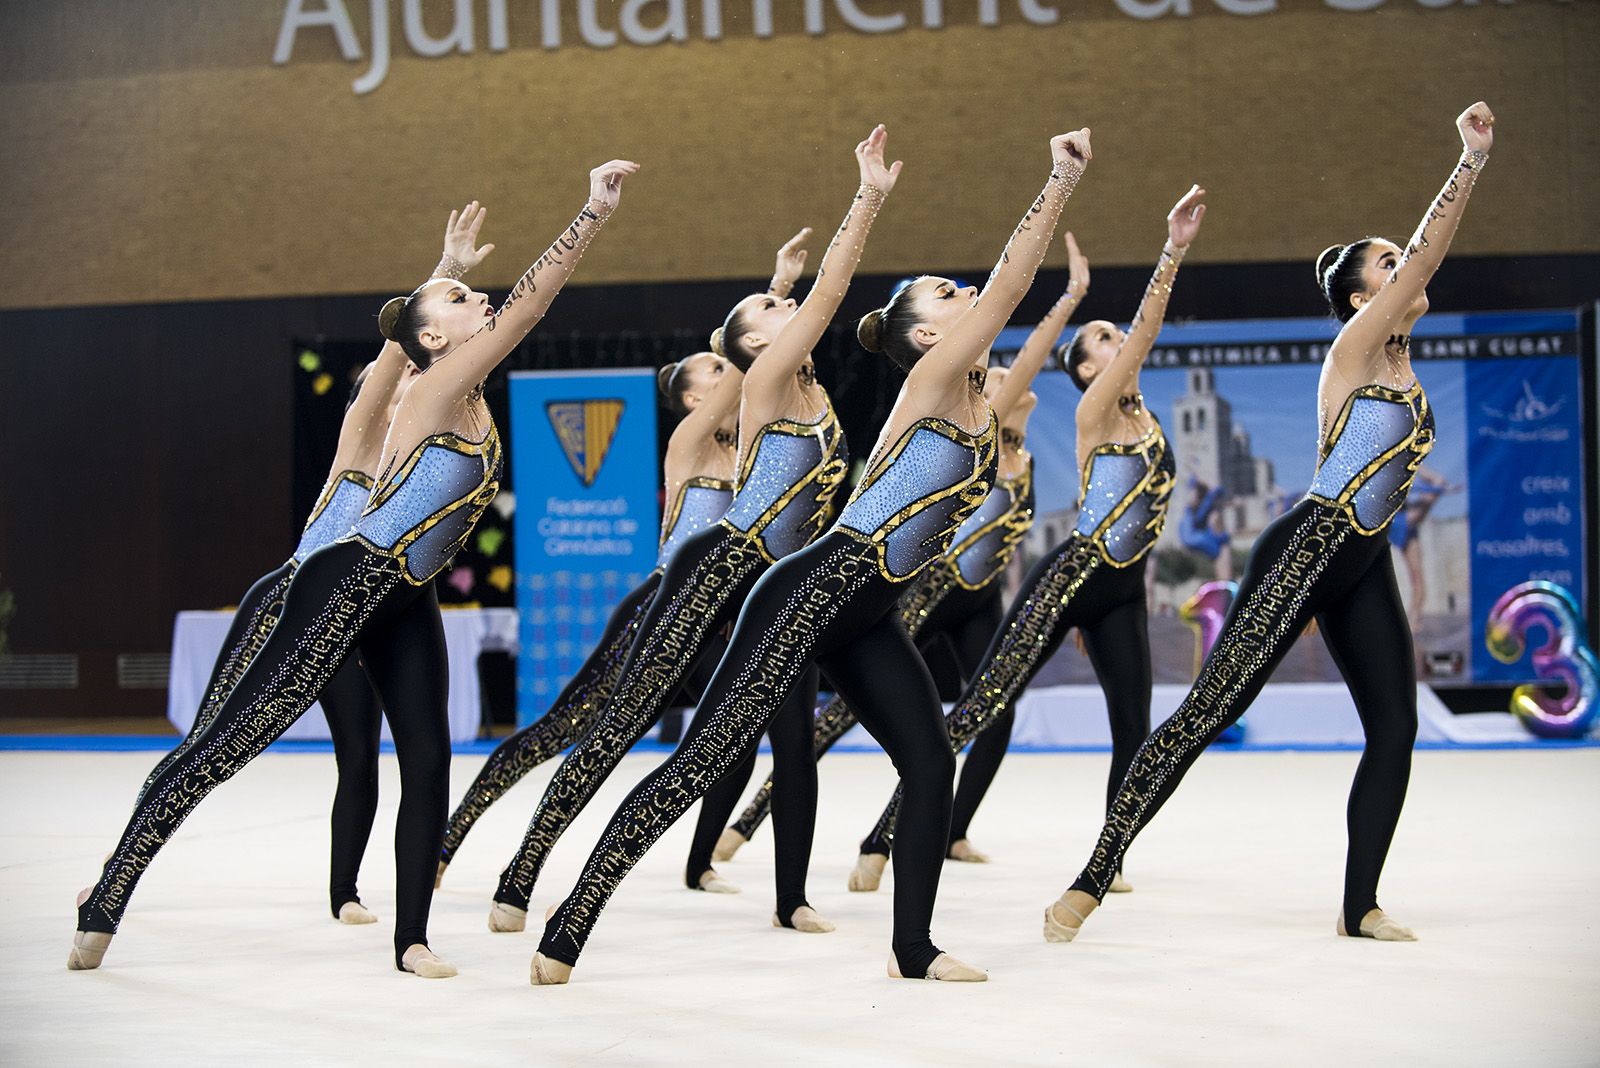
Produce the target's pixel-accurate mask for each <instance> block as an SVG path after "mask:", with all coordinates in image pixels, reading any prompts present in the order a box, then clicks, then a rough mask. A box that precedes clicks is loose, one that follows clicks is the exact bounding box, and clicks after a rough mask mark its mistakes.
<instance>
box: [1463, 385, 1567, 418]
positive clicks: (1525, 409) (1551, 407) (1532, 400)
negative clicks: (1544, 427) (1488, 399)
mask: <svg viewBox="0 0 1600 1068" xmlns="http://www.w3.org/2000/svg"><path fill="white" fill-rule="evenodd" d="M1566 403H1567V402H1566V401H1565V400H1558V401H1556V402H1555V403H1554V404H1551V403H1550V402H1549V401H1546V400H1544V399H1543V398H1541V397H1540V396H1539V395H1538V394H1537V393H1535V392H1534V391H1533V384H1532V383H1531V382H1529V381H1528V380H1527V379H1526V378H1524V379H1523V380H1522V396H1520V397H1518V398H1517V402H1516V403H1515V404H1513V405H1512V406H1511V410H1510V411H1505V412H1502V411H1500V410H1498V409H1496V408H1491V407H1489V406H1488V405H1487V404H1485V405H1483V406H1482V407H1483V411H1484V414H1486V415H1492V416H1494V417H1495V418H1496V419H1504V420H1505V421H1506V422H1508V423H1542V422H1544V421H1545V420H1546V419H1549V418H1552V417H1553V416H1554V415H1555V414H1556V413H1557V412H1559V411H1561V409H1562V408H1563V407H1564V406H1565V405H1566Z"/></svg>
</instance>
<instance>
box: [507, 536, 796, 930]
mask: <svg viewBox="0 0 1600 1068" xmlns="http://www.w3.org/2000/svg"><path fill="white" fill-rule="evenodd" d="M767 568H768V564H767V560H766V558H765V557H764V556H763V555H762V554H761V552H760V550H759V549H758V548H757V545H756V543H755V542H754V541H753V540H751V539H749V538H747V537H745V536H744V535H742V534H738V533H735V532H733V531H730V530H729V529H728V528H726V527H724V526H721V525H718V526H714V527H711V528H710V529H709V530H704V531H701V532H700V533H699V534H696V535H695V536H694V537H692V538H690V539H689V540H688V541H686V542H684V543H683V545H682V546H681V547H680V548H679V549H678V551H677V552H676V553H674V554H673V557H672V559H671V561H670V562H668V564H667V568H666V571H665V573H664V574H663V575H662V576H661V588H660V589H659V590H657V591H656V595H655V597H654V598H653V599H652V600H651V602H650V607H649V609H648V610H647V611H646V613H645V617H644V620H643V621H642V622H641V623H640V624H639V633H638V636H637V637H636V638H635V639H634V643H633V648H632V649H631V650H629V652H628V658H627V660H626V662H625V663H624V664H623V666H622V673H621V675H620V677H619V681H618V683H617V687H616V689H615V690H614V691H613V692H612V694H611V700H610V701H608V702H607V703H606V707H605V710H604V711H603V712H601V714H600V716H599V717H598V719H597V720H596V721H595V724H594V726H592V727H591V728H590V729H589V731H588V733H587V734H585V735H584V736H583V737H582V738H580V739H579V740H578V744H577V745H576V746H574V747H573V750H572V752H570V753H568V754H567V756H566V758H565V759H564V760H562V761H561V764H560V766H559V767H557V768H556V773H555V775H554V776H553V777H552V778H551V780H550V783H549V785H548V786H546V787H545V791H544V796H543V797H542V798H541V799H540V801H539V807H538V808H537V809H536V810H535V811H534V813H533V818H532V820H530V821H529V823H528V831H527V834H526V835H524V836H523V839H522V843H521V845H520V846H519V847H518V848H517V853H516V856H514V857H513V858H512V859H511V862H510V863H509V864H507V865H506V867H505V870H504V871H502V872H501V875H500V885H499V886H498V887H497V888H496V890H495V893H494V899H495V900H496V901H498V902H501V903H502V904H505V905H510V906H512V907H514V908H519V909H526V908H527V907H528V900H529V898H530V897H531V896H532V894H533V888H534V885H535V884H536V883H537V882H538V880H539V872H540V871H541V870H543V868H544V863H545V861H546V860H547V859H548V858H549V856H550V850H551V849H553V848H554V847H555V844H556V842H557V841H559V840H560V838H561V835H562V834H563V833H565V832H566V829H567V828H568V827H570V826H571V825H572V821H573V820H575V819H577V817H578V814H579V813H580V812H582V811H583V809H584V806H586V805H587V804H588V803H589V800H590V799H591V798H593V797H594V795H595V792H596V791H597V790H599V789H600V786H601V784H602V783H604V782H605V780H606V777H607V776H609V775H610V774H611V772H612V771H614V770H615V769H616V766H617V765H618V764H619V763H621V762H622V758H623V757H625V756H626V755H627V754H628V750H629V749H630V748H632V746H633V744H634V743H635V742H637V741H638V740H639V739H640V738H642V737H644V735H645V732H646V731H648V730H649V729H650V728H651V726H653V725H654V724H655V722H656V721H657V720H658V719H660V718H661V714H662V713H663V712H665V711H666V708H667V704H668V702H669V701H670V700H671V698H672V695H673V694H675V693H676V692H678V689H679V687H680V686H681V685H682V684H683V680H684V677H685V675H686V674H687V673H688V672H689V670H690V669H691V668H692V667H693V666H694V664H695V662H696V661H697V660H698V659H699V658H700V657H701V656H702V655H703V654H704V652H705V650H706V648H707V646H708V643H710V642H711V640H712V638H713V636H714V635H715V634H716V633H717V632H718V631H720V630H721V629H722V627H723V626H724V625H725V624H727V623H730V622H732V621H733V617H734V615H735V614H736V613H737V612H738V611H739V607H740V605H742V604H743V603H744V599H745V595H746V594H747V593H748V592H749V590H750V587H751V586H753V585H754V584H755V581H756V579H758V578H760V577H761V576H762V574H764V573H765V572H766V571H767ZM811 803H812V804H815V801H814V800H813V801H812V802H811Z"/></svg>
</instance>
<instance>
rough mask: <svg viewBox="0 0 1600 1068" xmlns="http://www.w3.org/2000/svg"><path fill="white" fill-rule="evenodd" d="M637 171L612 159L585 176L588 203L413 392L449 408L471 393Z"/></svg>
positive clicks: (539, 312)
mask: <svg viewBox="0 0 1600 1068" xmlns="http://www.w3.org/2000/svg"><path fill="white" fill-rule="evenodd" d="M638 170H639V165H638V164H637V163H630V162H628V161H627V160H619V159H614V160H612V161H611V162H610V163H605V164H602V165H600V166H599V167H596V168H595V169H594V170H592V171H590V172H589V199H588V202H587V203H585V204H584V206H583V210H582V211H580V212H578V216H577V218H575V219H573V220H572V222H571V223H570V224H569V225H568V226H567V227H566V229H564V230H563V231H562V232H561V234H560V235H559V236H557V238H556V239H555V240H554V241H552V242H551V243H550V247H549V248H548V249H546V250H545V253H544V255H542V256H540V257H539V258H538V260H536V261H535V262H534V264H533V266H532V267H529V268H528V270H527V271H526V272H525V273H524V274H523V276H522V277H521V278H520V279H518V280H517V284H516V285H514V286H512V287H511V295H510V296H508V297H506V300H505V303H504V304H502V305H500V310H499V311H497V312H495V313H494V315H492V316H490V317H489V319H488V320H487V321H486V322H485V323H484V324H483V326H482V327H480V328H479V329H478V330H476V331H475V332H474V333H473V334H472V336H471V337H469V338H467V339H466V340H465V341H463V342H462V343H461V344H460V345H458V346H456V348H455V349H454V350H452V351H451V352H450V354H449V357H448V359H447V360H446V362H445V363H444V364H443V365H441V366H446V367H449V368H450V370H449V371H448V372H447V373H446V374H445V375H442V376H439V377H437V378H431V377H430V376H428V375H426V374H425V375H423V377H422V378H420V379H418V380H417V383H416V385H414V386H413V387H412V389H413V391H421V390H424V389H426V390H427V391H428V393H429V395H431V396H433V397H435V398H437V399H440V400H444V401H447V402H449V403H452V404H453V403H455V402H456V401H459V400H461V399H462V398H463V397H465V396H466V395H467V394H468V393H470V392H471V391H472V390H473V389H475V388H477V386H478V384H479V383H480V382H482V381H483V380H484V379H485V378H487V377H488V375H489V372H490V371H493V370H494V369H495V367H496V366H498V365H499V363H500V361H501V360H503V359H505V358H506V356H507V355H509V354H510V352H511V350H512V349H514V348H516V347H517V343H518V342H520V341H521V340H522V339H523V338H525V337H527V336H528V331H530V330H532V329H533V328H534V326H535V324H537V323H538V322H539V320H540V319H542V318H544V313H545V312H546V311H548V310H549V308H550V304H551V302H553V301H554V300H555V299H556V294H557V293H560V292H561V287H562V286H564V285H566V283H567V279H569V278H571V277H572V272H573V271H574V270H575V269H576V268H577V266H578V261H579V260H580V259H582V258H583V254H584V251H585V250H587V249H588V247H589V243H590V242H591V241H593V240H594V236H595V234H597V233H599V232H600V227H601V226H602V225H604V223H605V221H606V219H608V218H609V217H610V216H611V212H612V211H613V210H615V208H616V206H617V202H618V201H619V200H620V199H621V196H622V180H623V179H624V178H626V177H627V176H628V175H630V174H635V173H637V172H638Z"/></svg>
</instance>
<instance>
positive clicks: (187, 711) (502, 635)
mask: <svg viewBox="0 0 1600 1068" xmlns="http://www.w3.org/2000/svg"><path fill="white" fill-rule="evenodd" d="M440 615H441V617H442V618H443V619H444V644H445V649H446V651H447V653H448V655H449V659H450V740H451V741H452V742H470V741H472V740H473V739H475V738H477V736H478V727H479V723H480V721H481V720H482V718H483V713H482V704H481V697H480V687H479V685H478V654H479V653H483V652H510V653H514V652H516V648H517V611H516V609H514V608H445V609H443V610H442V611H441V612H440ZM232 623H233V613H232V612H231V611H229V610H227V609H223V610H221V611H189V612H179V613H178V618H177V620H176V621H175V622H174V623H173V626H172V671H171V674H170V676H169V678H168V682H167V719H169V720H171V721H172V725H173V726H174V727H176V728H178V731H179V733H181V734H187V733H189V727H190V725H191V724H193V723H194V717H195V715H196V714H197V713H198V712H199V709H200V701H201V699H202V698H203V697H204V696H205V689H206V683H207V682H209V681H210V679H211V669H212V667H213V666H214V665H215V664H216V660H217V654H218V653H219V652H221V651H222V643H223V641H225V640H226V638H227V634H228V627H229V625H231V624H232ZM284 737H285V738H294V739H313V740H315V739H323V740H326V739H327V738H328V720H327V717H325V716H324V715H323V714H322V706H321V705H312V706H311V708H310V710H309V711H308V712H307V713H306V714H305V715H303V716H301V717H300V719H299V720H298V721H297V722H296V723H295V724H294V726H292V727H290V728H289V730H288V731H287V732H286V733H285V734H284ZM383 737H384V738H385V739H387V738H388V737H389V724H388V722H387V721H385V723H384V725H383Z"/></svg>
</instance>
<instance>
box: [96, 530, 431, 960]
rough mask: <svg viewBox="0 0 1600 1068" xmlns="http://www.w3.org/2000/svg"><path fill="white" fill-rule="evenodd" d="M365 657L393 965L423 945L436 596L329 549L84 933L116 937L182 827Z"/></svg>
mask: <svg viewBox="0 0 1600 1068" xmlns="http://www.w3.org/2000/svg"><path fill="white" fill-rule="evenodd" d="M357 648H359V650H360V653H361V657H362V659H363V661H364V662H365V665H366V668H367V670H368V672H369V674H370V677H371V678H372V680H373V681H374V682H375V683H376V685H377V688H378V691H379V694H380V697H381V699H382V701H383V707H384V709H385V711H386V712H387V714H388V717H389V729H390V733H391V734H392V735H393V737H394V743H395V753H396V755H397V756H398V758H399V762H400V783H401V790H402V793H401V799H400V811H399V815H398V818H397V820H396V824H395V892H396V905H395V962H396V966H398V965H399V958H400V954H401V953H402V952H404V950H405V949H406V948H407V947H408V946H410V945H412V944H413V943H423V944H426V943H427V925H428V908H429V905H430V903H431V900H432V895H433V876H434V869H435V865H436V863H437V859H438V856H439V841H440V839H441V837H442V836H443V834H444V821H445V814H446V811H447V809H446V805H447V804H448V801H449V789H450V787H449V778H448V777H449V771H450V729H449V720H448V717H447V714H446V700H447V692H448V678H449V672H448V670H447V667H446V662H445V648H444V628H443V625H442V623H441V622H440V619H439V609H438V602H437V600H436V598H435V596H434V590H433V584H432V583H431V582H430V583H426V584H424V585H421V586H415V585H412V584H411V583H410V582H408V581H406V579H405V578H404V577H403V575H402V572H401V564H400V563H399V562H398V561H397V560H395V559H394V558H392V557H390V556H387V555H385V554H382V553H379V552H375V551H374V550H372V549H370V548H368V547H367V546H366V545H364V544H362V543H360V542H356V541H341V542H335V543H334V544H332V545H328V546H325V547H324V548H322V549H319V550H318V551H316V552H315V553H312V554H311V555H310V556H309V557H307V558H306V560H305V561H304V562H303V563H302V564H301V565H300V566H299V568H297V569H296V571H295V574H294V579H293V581H292V582H291V583H290V585H289V589H288V591H287V593H286V595H285V598H284V605H283V614H282V617H281V618H280V619H279V620H278V624H277V626H275V627H274V628H273V629H272V632H271V634H270V635H268V637H267V639H266V641H265V642H264V643H263V644H262V646H261V648H260V650H259V651H258V652H257V653H256V656H255V658H254V660H253V661H252V662H251V664H250V666H249V667H248V668H247V669H246V670H245V672H244V673H243V675H242V676H241V677H240V678H239V680H238V682H237V684H236V685H235V686H234V688H233V691H232V692H231V693H230V694H229V695H228V696H227V698H226V699H224V700H223V702H222V703H221V705H220V706H219V707H218V708H217V711H216V715H215V717H214V719H213V720H212V722H211V724H210V725H209V726H208V727H206V729H205V730H204V731H202V732H201V733H200V735H199V736H198V737H197V738H195V740H194V743H193V744H192V745H191V746H190V747H189V748H188V750H187V751H185V752H184V753H183V754H182V755H181V756H179V757H178V758H177V759H176V760H174V761H172V762H171V763H170V764H168V766H167V767H166V768H164V769H163V770H162V771H161V773H160V774H159V775H157V776H156V779H155V781H154V782H153V783H151V785H150V788H149V789H148V790H147V791H146V792H145V795H144V798H143V800H142V801H141V802H140V804H139V805H138V807H137V808H136V809H135V811H134V813H133V816H132V818H131V819H130V820H129V821H128V825H127V828H126V829H125V830H124V831H123V833H122V838H121V840H120V841H119V842H118V843H117V847H116V849H115V850H114V851H113V852H112V854H111V856H110V858H109V859H107V861H106V863H105V866H104V868H103V869H102V871H101V875H100V879H99V881H98V882H97V883H96V884H95V885H94V887H93V888H92V889H91V891H90V893H89V896H88V898H86V899H85V901H84V903H83V904H82V905H81V906H79V908H78V927H79V929H80V930H84V931H104V932H114V931H116V929H117V926H118V924H120V923H121V921H122V917H123V914H124V912H125V911H126V909H127V907H128V901H129V898H130V897H131V896H132V894H133V891H134V889H135V888H136V887H137V885H138V881H139V877H140V876H141V875H142V874H143V873H144V870H145V869H146V868H147V867H149V865H150V863H151V862H152V861H153V860H154V859H155V856H156V853H157V852H158V851H159V850H160V849H161V847H162V846H163V845H165V844H166V843H167V842H168V841H169V840H171V838H172V835H173V834H174V833H175V832H176V831H177V829H178V826H179V825H180V824H182V822H183V821H184V819H185V818H187V817H188V815H189V813H190V812H192V811H194V808H195V806H196V805H198V804H199V803H200V802H201V800H203V799H204V798H205V796H206V795H207V794H208V793H210V792H211V791H212V790H213V789H215V788H216V787H217V786H219V785H221V784H222V783H223V782H226V781H227V780H228V779H229V778H231V777H232V776H233V775H235V774H237V773H238V772H239V770H240V769H242V768H243V767H244V766H245V765H246V764H248V763H249V762H250V761H251V760H253V759H254V758H255V757H256V756H258V755H259V754H260V753H261V752H262V751H263V750H265V749H266V748H267V746H268V745H270V744H271V743H272V742H273V741H274V740H275V739H277V738H278V737H279V736H280V735H282V734H283V732H284V731H286V730H288V728H289V727H290V725H291V724H293V723H294V721H295V720H297V719H299V718H300V716H301V715H303V714H304V713H305V711H306V709H308V708H310V707H311V704H312V702H313V701H315V700H316V699H317V697H318V695H319V694H320V693H321V692H322V691H323V689H324V688H325V687H326V686H327V685H328V682H329V680H330V679H331V678H332V677H333V675H334V673H335V672H336V671H338V669H339V668H340V666H341V665H342V664H344V663H345V660H346V657H347V656H348V655H349V653H350V652H351V650H352V649H357Z"/></svg>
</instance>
